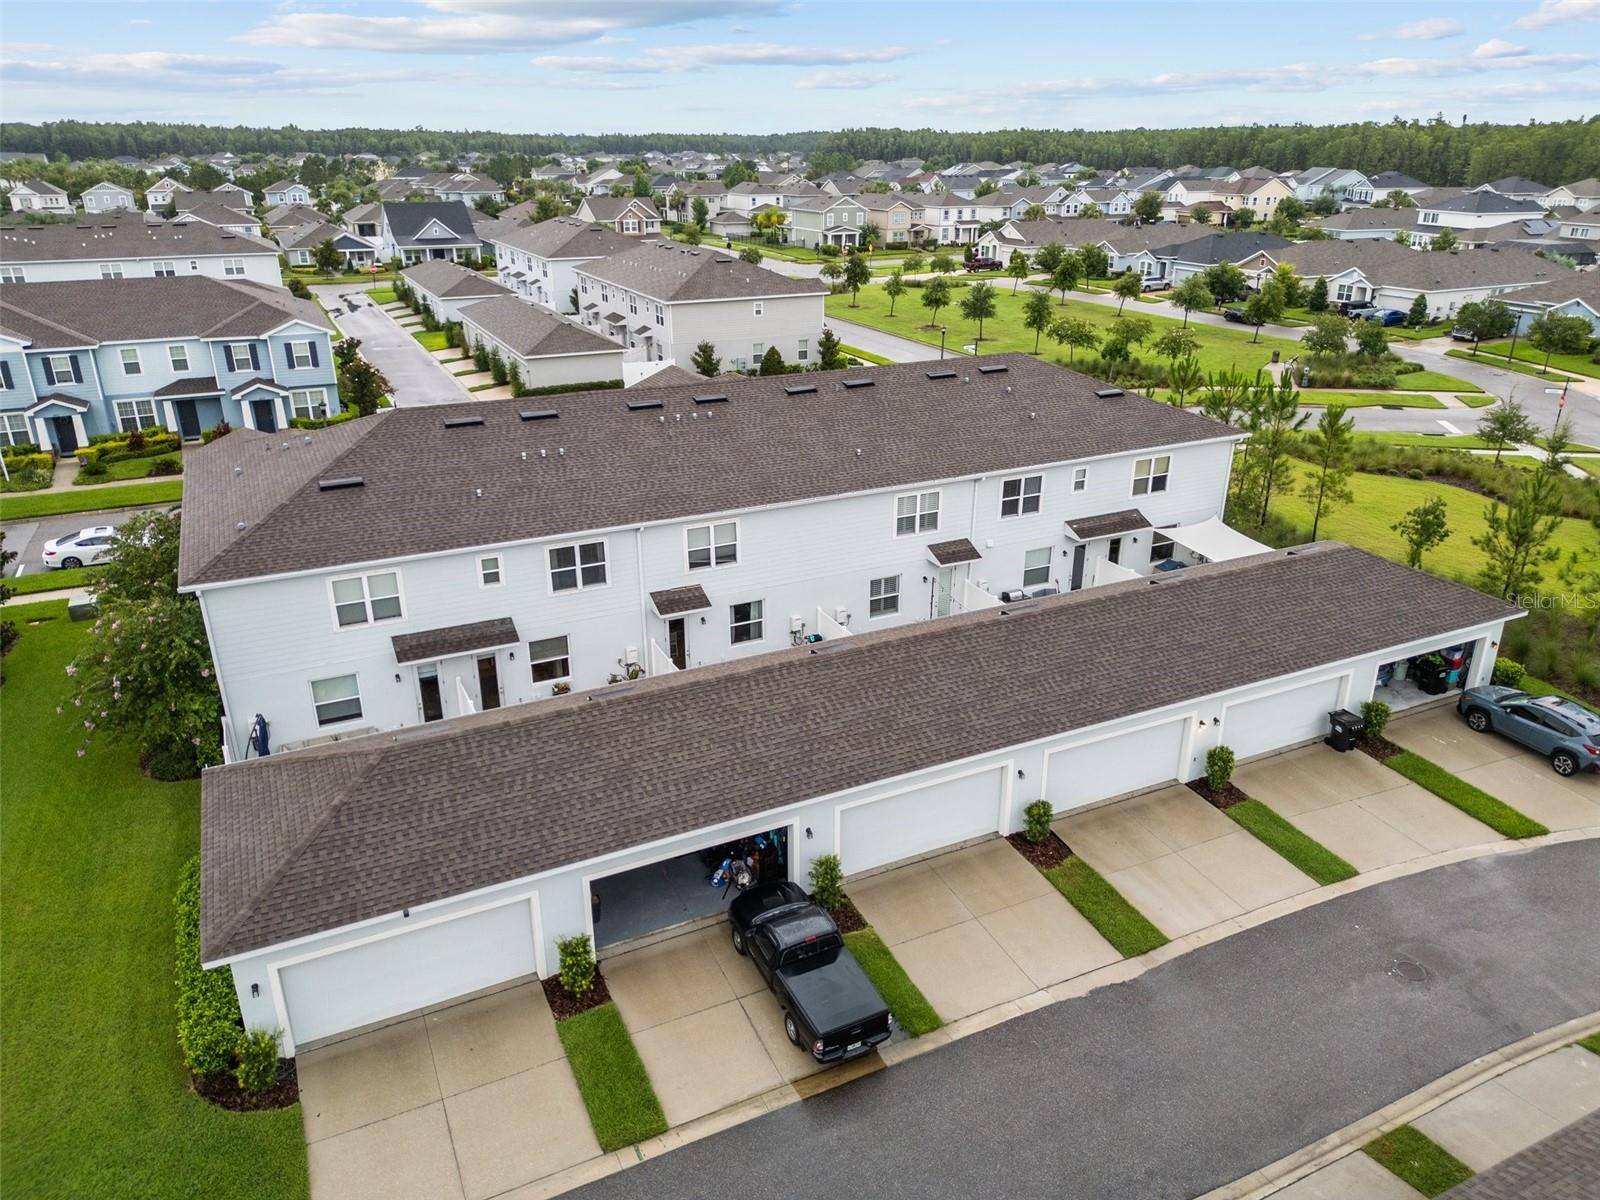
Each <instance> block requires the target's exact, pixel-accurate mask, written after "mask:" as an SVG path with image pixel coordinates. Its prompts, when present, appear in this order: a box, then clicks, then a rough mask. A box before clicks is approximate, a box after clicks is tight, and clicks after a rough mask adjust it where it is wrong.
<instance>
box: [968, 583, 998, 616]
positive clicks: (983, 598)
mask: <svg viewBox="0 0 1600 1200" xmlns="http://www.w3.org/2000/svg"><path fill="white" fill-rule="evenodd" d="M999 603H1000V599H999V597H998V596H991V595H990V594H989V593H988V592H986V591H984V590H983V589H982V588H981V587H979V586H978V585H977V584H975V583H973V582H972V580H970V579H963V580H962V581H961V609H962V611H963V612H978V611H980V610H981V609H985V608H994V607H996V606H997V605H998V604H999Z"/></svg>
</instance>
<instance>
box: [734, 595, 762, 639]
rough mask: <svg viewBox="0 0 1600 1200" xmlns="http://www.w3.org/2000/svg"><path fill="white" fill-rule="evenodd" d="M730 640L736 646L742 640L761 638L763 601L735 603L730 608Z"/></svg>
mask: <svg viewBox="0 0 1600 1200" xmlns="http://www.w3.org/2000/svg"><path fill="white" fill-rule="evenodd" d="M729 614H730V615H729V622H728V640H729V641H731V642H732V643H733V644H734V645H735V646H737V645H739V644H740V643H741V642H759V641H760V640H761V636H762V635H761V601H760V600H752V601H750V602H749V603H748V604H735V605H734V606H733V607H732V608H731V609H729Z"/></svg>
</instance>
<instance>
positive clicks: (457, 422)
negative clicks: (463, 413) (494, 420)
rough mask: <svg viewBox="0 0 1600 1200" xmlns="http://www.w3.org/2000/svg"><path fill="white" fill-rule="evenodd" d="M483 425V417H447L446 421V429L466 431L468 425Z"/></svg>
mask: <svg viewBox="0 0 1600 1200" xmlns="http://www.w3.org/2000/svg"><path fill="white" fill-rule="evenodd" d="M482 424H483V418H482V417H446V418H445V419H444V427H445V428H446V429H465V428H466V427H467V426H468V425H482Z"/></svg>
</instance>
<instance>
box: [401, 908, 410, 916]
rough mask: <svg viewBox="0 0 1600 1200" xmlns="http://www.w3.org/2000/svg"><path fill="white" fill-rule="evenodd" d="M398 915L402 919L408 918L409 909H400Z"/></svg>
mask: <svg viewBox="0 0 1600 1200" xmlns="http://www.w3.org/2000/svg"><path fill="white" fill-rule="evenodd" d="M400 915H401V916H402V917H409V916H410V915H411V910H410V909H409V908H402V909H401V910H400Z"/></svg>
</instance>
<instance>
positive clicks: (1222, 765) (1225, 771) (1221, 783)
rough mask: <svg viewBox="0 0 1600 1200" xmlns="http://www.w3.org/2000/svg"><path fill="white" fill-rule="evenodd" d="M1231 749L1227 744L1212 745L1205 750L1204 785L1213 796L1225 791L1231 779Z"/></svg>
mask: <svg viewBox="0 0 1600 1200" xmlns="http://www.w3.org/2000/svg"><path fill="white" fill-rule="evenodd" d="M1233 761H1234V758H1233V751H1232V750H1231V749H1229V748H1228V747H1227V746H1213V747H1211V749H1209V750H1207V751H1206V787H1208V788H1210V789H1211V794H1212V795H1213V796H1218V795H1221V794H1222V793H1223V792H1225V791H1227V789H1228V784H1229V783H1230V782H1232V780H1233Z"/></svg>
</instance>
